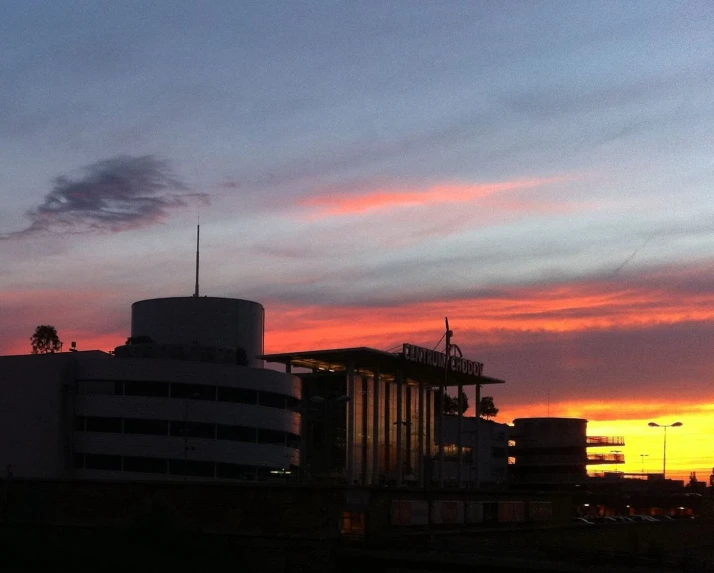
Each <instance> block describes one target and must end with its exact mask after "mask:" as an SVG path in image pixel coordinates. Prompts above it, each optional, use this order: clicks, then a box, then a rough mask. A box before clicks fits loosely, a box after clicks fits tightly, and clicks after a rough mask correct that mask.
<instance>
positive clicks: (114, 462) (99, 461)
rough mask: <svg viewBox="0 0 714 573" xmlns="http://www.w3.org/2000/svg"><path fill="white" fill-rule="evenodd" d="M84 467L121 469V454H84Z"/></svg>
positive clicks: (89, 468)
mask: <svg viewBox="0 0 714 573" xmlns="http://www.w3.org/2000/svg"><path fill="white" fill-rule="evenodd" d="M85 467H86V468H87V469H88V470H114V471H121V456H105V455H103V454H86V455H85Z"/></svg>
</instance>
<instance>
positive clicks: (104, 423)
mask: <svg viewBox="0 0 714 573" xmlns="http://www.w3.org/2000/svg"><path fill="white" fill-rule="evenodd" d="M85 419H86V426H85V428H86V431H87V432H114V433H119V434H121V418H97V417H94V416H87V417H86V418H85Z"/></svg>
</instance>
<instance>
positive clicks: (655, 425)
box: [647, 422, 684, 479]
mask: <svg viewBox="0 0 714 573" xmlns="http://www.w3.org/2000/svg"><path fill="white" fill-rule="evenodd" d="M647 425H648V426H649V427H650V428H664V453H663V455H662V479H666V478H667V428H679V427H680V426H683V425H684V424H682V422H675V423H674V424H658V423H657V422H650V423H649V424H647Z"/></svg>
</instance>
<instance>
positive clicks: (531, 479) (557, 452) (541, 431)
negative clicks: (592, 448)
mask: <svg viewBox="0 0 714 573" xmlns="http://www.w3.org/2000/svg"><path fill="white" fill-rule="evenodd" d="M587 424H588V422H587V420H585V419H582V418H518V419H516V420H514V421H513V429H512V430H511V432H510V438H511V440H513V442H514V443H515V445H514V446H513V447H511V448H510V455H511V456H513V457H514V458H515V463H514V464H513V465H512V466H511V473H512V476H513V481H514V482H515V483H519V484H533V485H539V484H540V485H565V484H572V483H578V482H581V481H583V480H584V479H585V478H586V477H587V469H586V464H587Z"/></svg>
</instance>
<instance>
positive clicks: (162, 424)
mask: <svg viewBox="0 0 714 573" xmlns="http://www.w3.org/2000/svg"><path fill="white" fill-rule="evenodd" d="M124 433H125V434H150V435H153V436H168V435H169V423H168V422H167V421H165V420H134V419H131V418H130V419H126V420H124ZM137 471H138V470H137Z"/></svg>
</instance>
